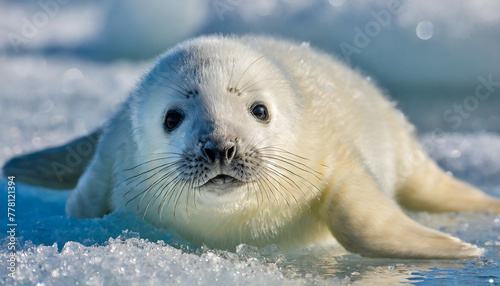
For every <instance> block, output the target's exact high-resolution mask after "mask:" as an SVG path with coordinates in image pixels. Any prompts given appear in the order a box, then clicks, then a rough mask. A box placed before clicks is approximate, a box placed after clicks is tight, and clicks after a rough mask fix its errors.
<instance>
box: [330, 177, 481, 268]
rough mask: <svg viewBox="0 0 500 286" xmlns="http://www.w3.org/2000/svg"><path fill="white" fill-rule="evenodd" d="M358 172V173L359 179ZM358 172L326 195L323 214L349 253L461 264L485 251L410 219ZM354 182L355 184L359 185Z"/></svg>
mask: <svg viewBox="0 0 500 286" xmlns="http://www.w3.org/2000/svg"><path fill="white" fill-rule="evenodd" d="M355 173H358V174H355ZM359 173H361V172H360V171H358V172H352V173H351V174H349V179H346V180H345V181H347V182H345V183H344V184H341V185H339V184H337V185H334V184H331V185H332V186H334V188H335V189H332V190H330V191H329V193H328V194H327V195H326V197H325V199H326V201H325V205H324V208H323V209H322V215H323V218H324V219H325V221H326V223H327V225H328V227H329V228H330V230H331V232H332V233H333V235H334V236H335V238H336V239H337V241H338V242H339V243H340V244H342V245H343V246H344V247H345V248H346V249H347V250H349V251H351V252H354V253H359V254H361V255H362V256H367V257H380V258H402V259H459V258H472V257H477V256H480V255H481V254H482V252H483V250H482V249H480V248H477V247H476V246H474V245H471V244H469V243H465V242H462V241H461V240H460V239H458V238H455V237H452V236H450V235H447V234H445V233H442V232H439V231H436V230H432V229H430V228H427V227H425V226H422V225H420V224H418V223H417V222H415V221H413V220H412V219H410V218H409V217H408V216H406V214H405V213H404V212H403V211H401V209H400V208H399V207H398V206H397V205H396V204H395V203H394V202H392V201H391V200H390V199H389V198H387V197H385V196H384V195H383V193H382V192H381V191H380V190H379V189H378V188H377V186H376V184H375V183H374V182H373V181H372V179H371V178H370V176H368V175H364V174H359ZM353 180H354V181H353Z"/></svg>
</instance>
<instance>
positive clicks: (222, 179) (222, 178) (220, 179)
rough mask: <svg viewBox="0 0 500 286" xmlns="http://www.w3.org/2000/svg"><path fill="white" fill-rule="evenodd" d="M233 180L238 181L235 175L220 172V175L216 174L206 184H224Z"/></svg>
mask: <svg viewBox="0 0 500 286" xmlns="http://www.w3.org/2000/svg"><path fill="white" fill-rule="evenodd" d="M235 181H239V180H238V179H236V178H235V177H231V176H229V175H223V174H221V175H217V176H215V177H213V178H212V179H210V180H208V182H207V183H206V184H215V185H224V184H230V183H233V182H235ZM206 184H205V185H206Z"/></svg>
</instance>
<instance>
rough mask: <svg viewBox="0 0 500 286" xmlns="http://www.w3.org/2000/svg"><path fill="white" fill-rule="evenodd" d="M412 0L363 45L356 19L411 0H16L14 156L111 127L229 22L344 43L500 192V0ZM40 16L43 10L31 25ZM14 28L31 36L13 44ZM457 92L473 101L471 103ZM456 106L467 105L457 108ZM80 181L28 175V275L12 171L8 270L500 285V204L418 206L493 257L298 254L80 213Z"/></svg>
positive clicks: (430, 134) (2, 185) (8, 19)
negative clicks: (159, 66) (197, 240)
mask: <svg viewBox="0 0 500 286" xmlns="http://www.w3.org/2000/svg"><path fill="white" fill-rule="evenodd" d="M396 2H401V3H402V4H401V10H400V11H399V12H398V13H392V14H390V15H391V18H390V19H391V20H390V21H389V23H388V25H387V26H383V25H382V24H381V23H379V25H380V31H379V32H378V33H375V34H374V35H373V36H370V37H369V42H368V44H367V45H366V46H365V47H363V48H360V51H359V53H353V54H352V55H350V56H347V57H346V55H345V54H344V53H343V51H342V49H341V44H342V43H347V44H350V45H354V44H355V43H354V37H355V35H356V32H355V30H354V28H355V27H358V28H360V29H361V30H365V28H366V27H367V25H368V23H370V22H371V21H374V20H376V18H374V16H373V15H374V13H375V14H377V13H378V15H382V14H383V13H384V12H381V11H390V10H389V7H390V5H391V3H395V1H376V2H370V3H367V2H366V1H339V0H330V1H299V0H275V1H266V0H259V1H224V0H215V1H201V0H192V1H183V4H182V5H181V4H178V3H177V2H175V4H174V2H173V1H159V0H148V1H142V2H141V3H143V4H142V5H138V4H134V3H128V2H127V3H123V4H122V3H121V1H118V0H112V1H107V2H104V1H85V2H77V1H63V0H42V1H21V2H19V1H3V2H0V63H1V64H0V97H1V101H2V104H1V105H0V114H1V115H0V116H1V120H0V130H1V131H2V133H0V142H1V145H0V165H3V163H5V162H6V160H8V158H10V157H12V156H15V155H19V154H23V153H27V152H30V151H34V150H39V149H43V148H45V147H48V146H53V145H57V144H62V143H64V142H66V141H68V140H70V139H72V138H75V137H77V136H79V135H83V134H87V133H88V132H91V131H92V130H93V129H95V128H97V127H98V126H100V125H101V124H102V123H103V122H104V121H105V120H106V118H107V117H109V114H111V113H112V112H114V111H115V110H116V109H117V107H118V106H119V105H120V103H121V102H122V101H123V100H124V99H125V98H126V97H127V93H128V91H130V89H131V88H132V87H133V86H134V84H135V83H136V81H137V80H138V79H139V77H140V75H141V74H143V73H144V72H145V71H147V69H148V67H150V64H151V59H152V57H153V56H154V55H156V54H157V53H159V52H161V51H162V50H164V49H165V48H167V47H169V46H172V45H174V44H175V43H177V42H179V41H180V40H183V39H186V38H189V37H192V36H195V35H199V34H206V33H214V32H215V33H218V32H222V33H268V34H272V35H277V36H280V37H286V38H292V39H295V40H297V41H299V42H300V41H305V42H308V43H310V45H311V46H314V47H319V48H321V49H323V50H325V51H327V52H330V53H335V54H337V55H338V56H339V58H341V59H342V60H344V61H349V62H350V63H351V64H352V65H353V66H354V67H355V68H358V69H360V70H362V71H364V72H365V73H366V74H367V75H370V76H371V78H372V79H374V80H377V81H378V84H379V85H380V86H381V87H382V88H384V89H386V90H387V91H388V93H389V94H390V95H391V96H392V97H393V98H394V99H396V100H397V101H398V103H399V106H400V107H401V108H402V109H403V110H404V111H405V113H406V114H407V115H408V116H409V118H410V120H411V121H412V122H414V123H415V124H416V126H417V129H418V130H420V139H421V141H422V143H423V144H424V147H425V148H426V149H427V151H428V152H429V154H431V156H432V157H433V158H435V159H436V161H437V162H438V163H439V164H440V166H442V167H443V168H444V169H446V170H448V171H449V172H451V173H452V174H453V175H454V176H457V177H459V178H462V179H464V180H466V181H468V182H469V183H471V184H474V185H476V186H478V187H480V188H482V189H483V190H484V191H486V192H488V193H489V194H492V195H495V196H500V152H499V150H500V135H499V132H500V114H499V113H498V110H500V109H499V108H500V91H499V86H498V84H497V85H495V84H493V85H491V86H490V88H491V90H489V89H488V91H490V92H491V97H489V98H488V99H485V100H478V101H477V102H478V106H477V107H474V106H472V107H474V108H472V107H471V104H472V103H474V102H475V101H474V99H471V97H476V99H477V98H478V97H477V95H476V94H475V90H476V89H477V87H478V86H480V85H481V84H482V81H481V80H480V77H481V76H482V77H483V78H486V79H488V77H490V78H491V79H492V82H494V83H495V82H499V81H500V54H499V53H498V47H499V46H500V37H498V30H499V28H500V7H499V6H500V3H499V2H498V1H494V0H482V1H462V2H460V4H457V3H455V1H453V0H445V1H439V2H436V1H431V0H425V1H396ZM40 3H42V4H40ZM54 3H55V4H54ZM49 4H51V5H52V6H47V5H49ZM44 7H45V9H44ZM47 7H51V8H50V9H49V10H46V9H47ZM43 13H45V14H46V19H47V20H46V21H45V20H44V19H45V18H44V16H43V15H42V14H43ZM381 13H382V14H381ZM25 20H27V21H29V22H30V23H32V24H33V25H35V24H36V26H35V28H36V29H34V30H32V31H31V33H27V32H30V31H29V29H28V28H26V27H27V26H26V25H28V24H26V22H25ZM27 29H28V30H27ZM374 31H375V30H374ZM23 33H24V34H23ZM26 33H27V34H26ZM13 34H16V35H19V36H22V37H24V38H23V39H24V40H23V41H22V42H19V43H18V45H13V44H12V41H11V39H12V35H13ZM9 35H10V37H9ZM18 39H19V38H18ZM16 47H17V49H16ZM456 105H461V106H462V108H467V107H469V109H464V110H465V114H460V113H457V112H455V111H454V110H455V106H456ZM448 110H451V112H454V113H452V115H455V116H459V118H458V119H457V118H455V119H454V120H453V121H450V120H448V121H446V120H445V119H444V115H445V114H446V112H447V111H448ZM457 120H460V121H457ZM443 130H444V131H443ZM68 195H69V193H68V192H62V191H53V190H45V189H41V188H36V187H31V186H26V185H20V184H18V185H16V221H17V224H18V226H17V229H16V237H17V239H18V242H19V243H18V245H17V247H18V251H17V254H16V255H17V259H18V264H17V277H16V279H15V280H14V279H12V278H9V277H8V276H7V274H8V273H9V269H8V268H7V267H6V266H7V265H8V259H9V255H10V251H9V250H8V242H9V239H10V238H9V235H8V233H7V230H9V228H8V226H7V219H6V218H7V213H6V212H7V211H6V207H5V206H7V180H6V179H2V180H1V181H0V204H1V210H2V212H1V213H2V218H1V219H0V231H1V233H2V235H1V236H0V237H1V238H0V265H1V267H0V284H2V285H10V284H18V285H35V284H38V285H71V284H78V283H79V284H84V283H85V284H90V285H138V284H140V285H143V284H144V285H157V284H181V285H196V284H199V285H214V284H219V285H228V284H229V285H232V284H238V285H294V284H313V283H317V284H320V285H323V284H324V285H329V284H347V283H354V284H356V283H360V284H363V285H365V284H366V285H369V284H393V283H399V282H410V283H419V282H422V283H423V284H440V283H445V284H451V283H456V284H492V285H495V284H500V271H499V270H498V268H499V264H500V251H499V250H498V249H499V246H500V216H499V215H496V214H491V213H487V212H472V213H461V214H427V213H418V214H417V213H410V215H411V216H412V217H413V218H415V219H416V220H418V221H419V222H421V223H423V224H425V225H428V226H430V227H433V228H436V229H440V230H443V231H446V232H449V233H451V234H454V235H456V236H458V237H461V238H462V239H464V240H466V241H469V242H472V243H475V244H478V245H480V246H481V247H484V248H485V249H486V250H487V252H486V255H485V256H484V257H482V258H479V259H473V260H459V261H440V262H439V261H404V260H401V261H399V260H387V259H366V258H362V257H360V256H357V255H353V254H347V253H346V252H345V251H344V250H343V249H342V248H341V247H332V248H328V249H324V248H322V247H314V248H308V249H301V250H297V251H293V252H290V253H282V252H281V251H280V250H279V249H277V248H276V247H274V246H268V247H265V248H263V249H255V248H253V247H250V246H247V245H241V246H240V247H238V251H237V252H236V253H232V252H227V251H223V250H216V249H207V248H205V247H201V248H196V247H194V246H193V245H191V244H189V243H188V242H187V241H185V240H183V239H182V238H181V237H179V236H177V235H176V234H175V233H174V232H172V231H170V230H162V229H156V228H154V227H152V226H151V225H149V224H147V223H145V222H143V221H141V220H139V219H136V218H135V217H134V216H132V215H131V214H123V213H121V214H120V213H113V214H110V215H107V216H105V217H104V218H101V219H89V220H76V219H73V218H70V217H67V216H65V214H64V204H65V200H66V198H67V197H68Z"/></svg>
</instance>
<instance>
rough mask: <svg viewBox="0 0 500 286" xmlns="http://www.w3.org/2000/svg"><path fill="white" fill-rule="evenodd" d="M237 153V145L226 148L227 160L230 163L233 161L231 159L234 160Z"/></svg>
mask: <svg viewBox="0 0 500 286" xmlns="http://www.w3.org/2000/svg"><path fill="white" fill-rule="evenodd" d="M235 153H236V146H235V145H233V146H231V147H229V148H228V149H227V150H226V160H227V162H228V163H229V162H231V160H233V158H234V154H235Z"/></svg>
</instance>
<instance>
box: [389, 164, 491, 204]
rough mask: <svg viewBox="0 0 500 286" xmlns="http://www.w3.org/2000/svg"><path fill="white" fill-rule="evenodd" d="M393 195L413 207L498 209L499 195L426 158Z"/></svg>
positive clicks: (400, 201) (402, 202)
mask: <svg viewBox="0 0 500 286" xmlns="http://www.w3.org/2000/svg"><path fill="white" fill-rule="evenodd" d="M396 198H397V200H398V202H399V203H400V204H401V205H402V206H403V207H405V208H408V209H411V210H416V211H431V212H447V211H448V212H458V211H469V210H491V211H494V212H496V213H500V199H497V198H493V197H491V196H488V195H487V194H485V193H484V192H482V191H480V190H478V189H476V188H475V187H473V186H471V185H469V184H467V183H465V182H462V181H460V180H458V179H456V178H453V176H451V175H448V174H446V173H445V172H444V171H443V170H442V169H441V168H439V167H438V166H437V165H436V163H434V162H433V161H432V160H430V159H429V158H426V160H424V161H423V162H422V163H421V164H419V165H418V166H416V167H415V169H414V170H413V172H412V173H411V174H410V176H409V177H408V178H407V179H406V180H405V182H404V184H403V185H402V187H401V188H400V189H399V190H397V193H396Z"/></svg>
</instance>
